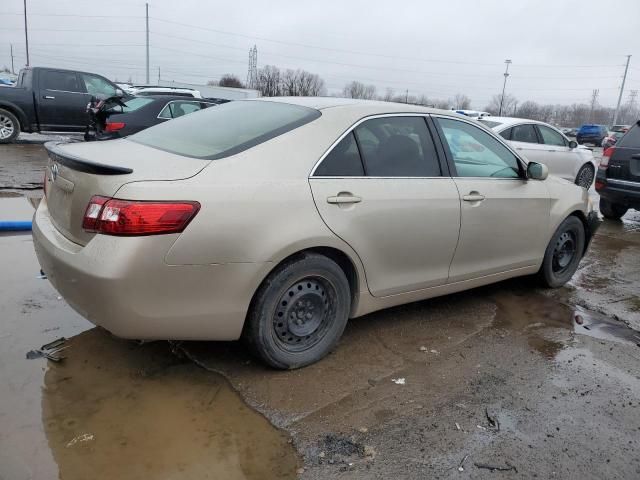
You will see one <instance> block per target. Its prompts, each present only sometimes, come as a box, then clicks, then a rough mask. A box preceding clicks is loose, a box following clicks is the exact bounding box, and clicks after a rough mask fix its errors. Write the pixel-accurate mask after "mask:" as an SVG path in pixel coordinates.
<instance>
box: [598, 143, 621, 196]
mask: <svg viewBox="0 0 640 480" xmlns="http://www.w3.org/2000/svg"><path fill="white" fill-rule="evenodd" d="M615 151H616V147H609V148H606V149H605V150H604V152H602V159H601V160H600V165H599V166H598V171H599V172H601V173H600V174H598V175H597V176H596V183H595V187H596V191H600V190H602V189H603V188H604V187H605V186H606V184H607V182H606V180H605V179H606V176H607V169H608V168H609V160H610V159H611V157H612V156H613V153H614V152H615Z"/></svg>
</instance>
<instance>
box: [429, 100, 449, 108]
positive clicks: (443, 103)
mask: <svg viewBox="0 0 640 480" xmlns="http://www.w3.org/2000/svg"><path fill="white" fill-rule="evenodd" d="M449 105H450V103H449V100H434V101H433V106H434V107H435V108H439V109H440V110H449Z"/></svg>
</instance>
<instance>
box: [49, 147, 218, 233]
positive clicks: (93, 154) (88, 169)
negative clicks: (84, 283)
mask: <svg viewBox="0 0 640 480" xmlns="http://www.w3.org/2000/svg"><path fill="white" fill-rule="evenodd" d="M45 147H46V149H47V152H48V154H49V160H48V163H47V167H46V172H45V196H46V199H47V204H48V207H49V212H50V215H51V220H52V222H53V224H54V225H55V226H56V228H57V229H58V230H59V231H60V233H62V234H63V235H64V236H65V237H66V238H68V239H69V240H71V241H72V242H75V243H78V244H80V245H86V244H87V242H89V240H91V238H92V237H93V236H94V235H95V234H94V233H90V232H85V231H84V230H83V229H82V219H83V216H84V213H85V209H86V207H87V205H88V203H89V200H90V199H91V197H93V196H94V195H102V196H105V197H112V196H114V195H115V193H116V192H117V191H118V189H119V188H120V187H121V186H122V185H124V184H126V183H129V182H133V181H140V180H164V181H170V180H181V179H185V178H189V177H192V176H194V175H196V174H197V173H198V172H200V171H201V170H202V169H203V168H204V167H206V166H207V164H208V163H209V161H208V160H202V159H196V158H188V157H183V156H180V155H175V154H172V153H169V152H165V151H162V150H158V149H155V148H152V147H148V146H145V145H141V144H138V143H134V142H131V141H128V140H125V139H123V140H113V141H109V142H87V143H66V144H61V143H47V144H46V145H45ZM149 200H158V199H157V198H150V199H149Z"/></svg>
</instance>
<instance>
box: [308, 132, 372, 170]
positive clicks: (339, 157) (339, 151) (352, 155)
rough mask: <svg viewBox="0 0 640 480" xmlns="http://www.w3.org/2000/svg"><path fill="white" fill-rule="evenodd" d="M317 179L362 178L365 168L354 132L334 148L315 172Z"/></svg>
mask: <svg viewBox="0 0 640 480" xmlns="http://www.w3.org/2000/svg"><path fill="white" fill-rule="evenodd" d="M314 176H315V177H362V176H364V168H363V166H362V160H361V158H360V152H359V150H358V144H357V143H356V138H355V136H354V134H353V132H349V135H347V136H346V137H344V138H343V139H342V140H340V142H339V143H338V144H337V145H336V146H335V147H333V149H332V150H331V152H329V154H328V155H327V156H326V157H325V158H324V160H322V163H321V164H320V165H318V168H317V169H316V171H315V172H314Z"/></svg>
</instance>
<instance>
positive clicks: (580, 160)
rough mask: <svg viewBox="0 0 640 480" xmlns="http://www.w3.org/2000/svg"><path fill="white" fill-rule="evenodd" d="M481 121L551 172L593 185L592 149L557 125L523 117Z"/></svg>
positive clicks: (484, 119) (576, 182) (594, 168)
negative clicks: (572, 137) (556, 126)
mask: <svg viewBox="0 0 640 480" xmlns="http://www.w3.org/2000/svg"><path fill="white" fill-rule="evenodd" d="M480 122H482V123H483V124H484V125H486V126H487V127H490V128H491V129H492V130H493V131H494V132H496V133H498V134H499V135H500V136H501V137H503V138H504V139H505V140H507V141H509V143H510V144H511V146H512V147H513V148H515V149H516V150H517V151H518V153H520V154H521V155H523V156H524V157H525V159H527V160H529V161H531V162H537V163H544V164H545V165H546V166H547V168H548V169H549V173H550V174H552V175H556V176H558V177H562V178H564V179H566V180H569V181H571V182H574V183H575V184H576V185H580V186H581V187H584V188H586V189H589V188H590V187H591V184H592V183H593V179H594V178H595V173H596V169H597V165H596V162H595V160H594V159H593V152H592V151H591V150H590V149H588V148H587V147H584V146H582V145H578V144H577V142H575V141H573V140H569V139H568V138H567V137H566V136H565V135H564V134H563V133H562V132H560V130H558V129H557V128H555V127H553V126H551V125H549V124H547V123H544V122H538V121H536V120H526V119H523V118H509V117H491V118H482V119H480Z"/></svg>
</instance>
